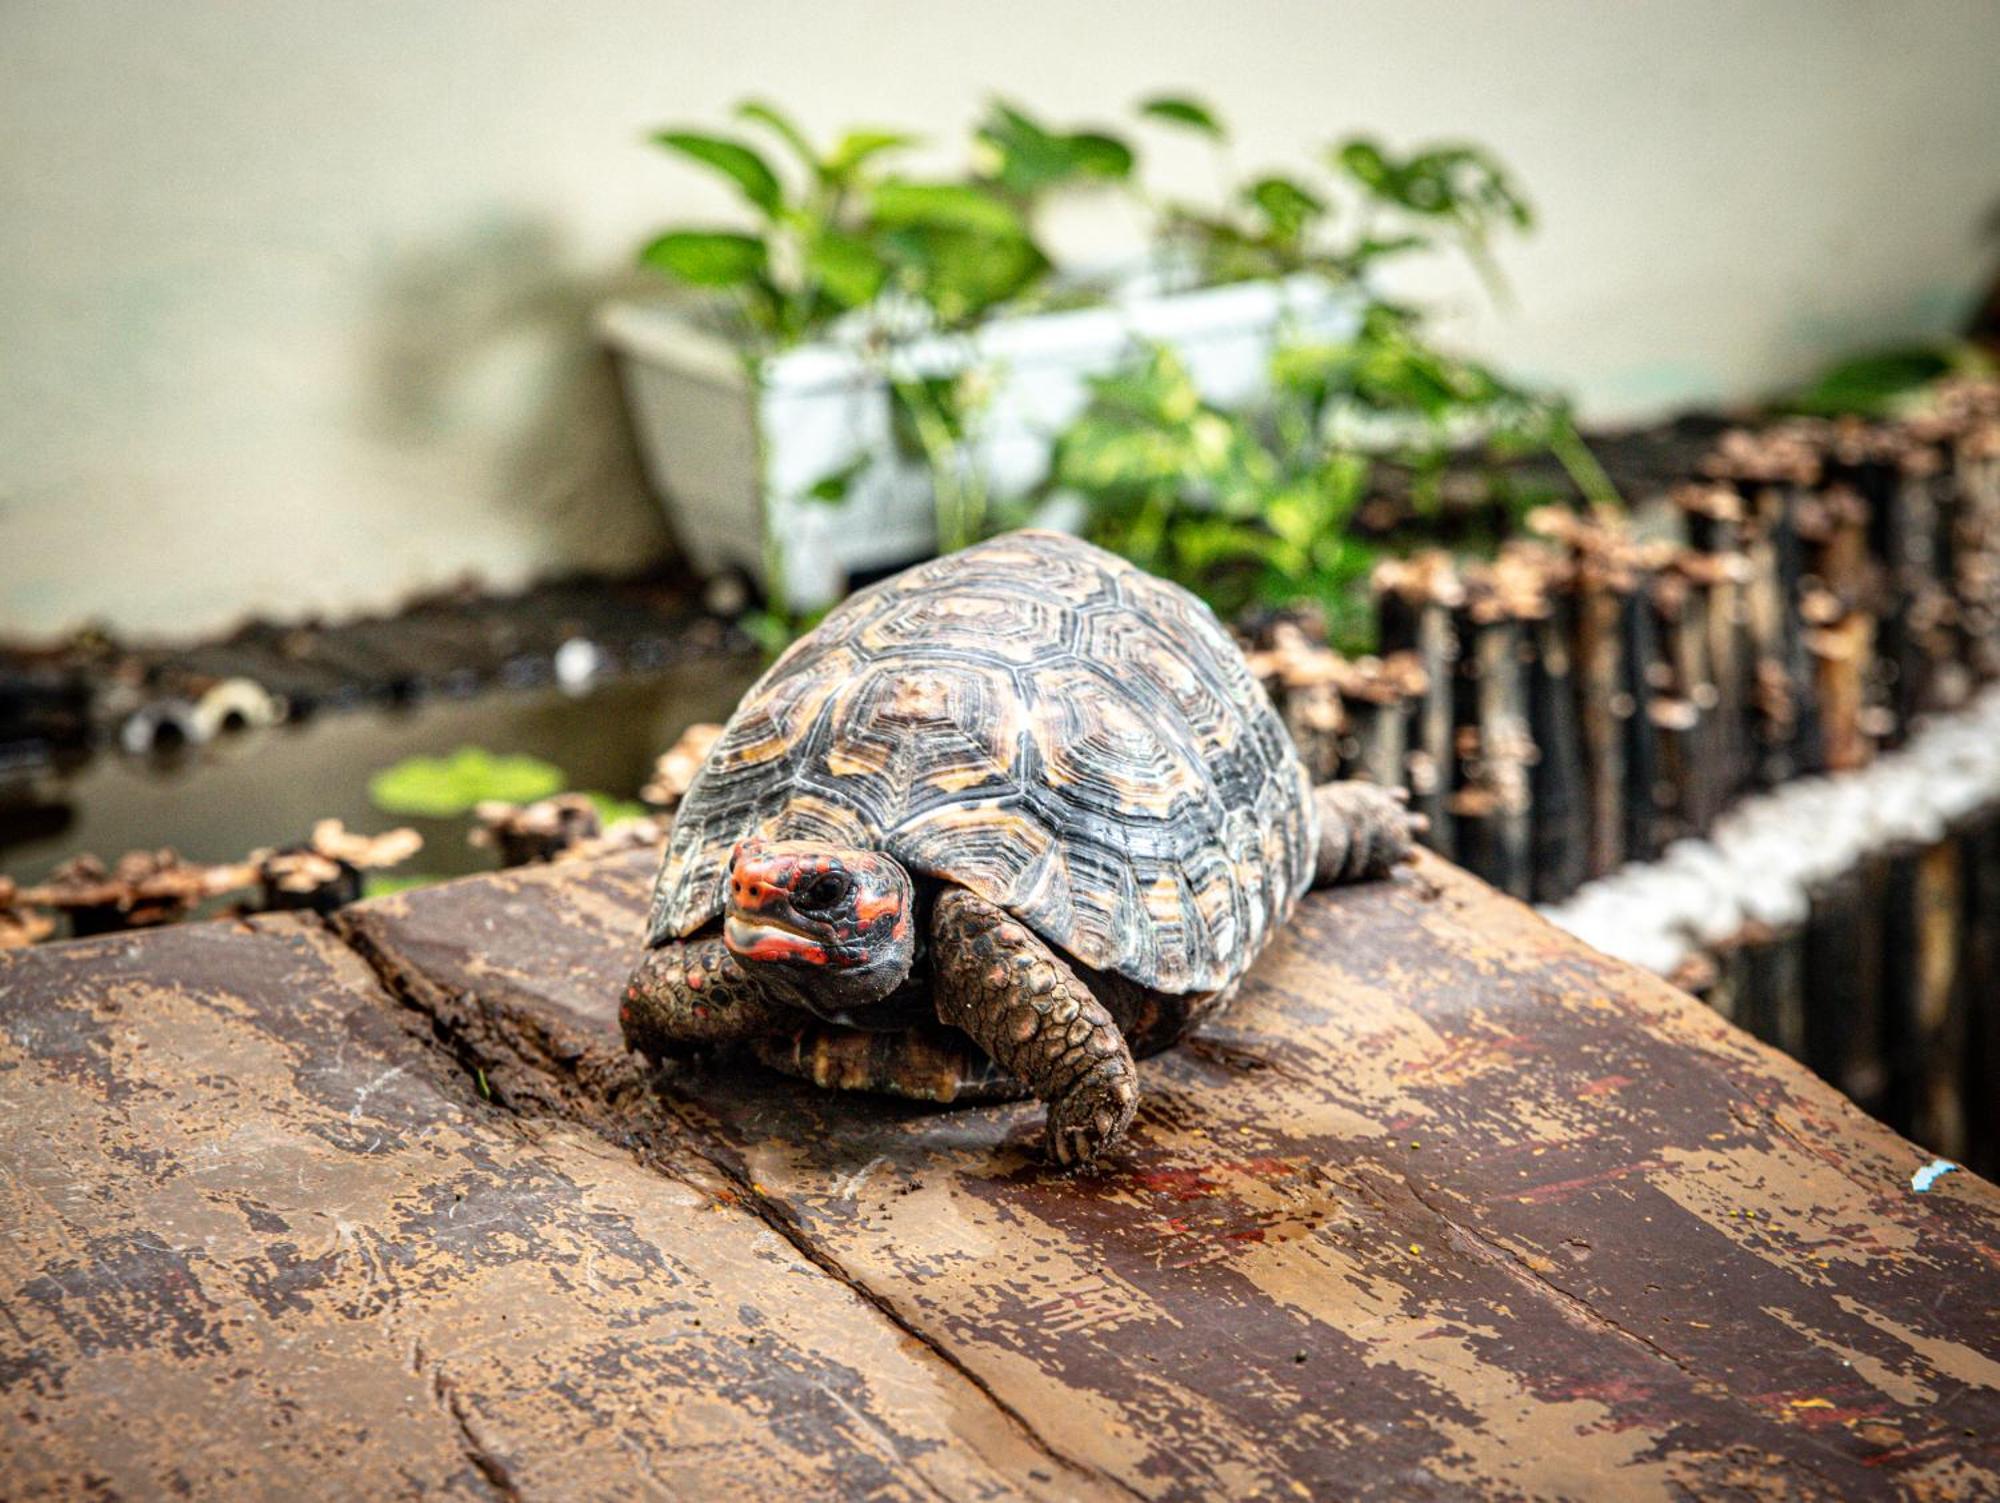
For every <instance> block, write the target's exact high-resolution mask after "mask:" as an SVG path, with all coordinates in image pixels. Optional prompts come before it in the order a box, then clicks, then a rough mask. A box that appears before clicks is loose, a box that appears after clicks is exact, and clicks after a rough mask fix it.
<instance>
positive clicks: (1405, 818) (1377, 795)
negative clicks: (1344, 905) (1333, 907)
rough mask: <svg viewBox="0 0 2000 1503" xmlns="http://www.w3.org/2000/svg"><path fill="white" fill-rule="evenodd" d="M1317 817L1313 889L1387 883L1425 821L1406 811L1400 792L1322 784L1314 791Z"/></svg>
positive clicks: (1369, 786)
mask: <svg viewBox="0 0 2000 1503" xmlns="http://www.w3.org/2000/svg"><path fill="white" fill-rule="evenodd" d="M1312 796H1313V803H1314V805H1315V807H1316V808H1317V809H1318V811H1319V849H1318V851H1316V852H1315V853H1314V859H1313V886H1315V887H1332V886H1335V885H1336V884H1338V883H1341V882H1366V881H1368V880H1370V879H1372V878H1375V877H1386V876H1388V875H1389V870H1390V868H1391V867H1393V866H1395V865H1396V863H1397V862H1399V861H1404V860H1407V859H1408V858H1409V855H1410V848H1411V846H1412V845H1413V844H1414V843H1415V840H1416V837H1417V836H1418V835H1420V834H1422V833H1423V831H1424V828H1425V823H1424V818H1423V816H1422V815H1420V814H1412V813H1411V812H1410V810H1409V809H1408V807H1407V804H1408V800H1409V794H1408V793H1407V792H1405V791H1404V790H1403V789H1401V788H1384V787H1381V786H1380V785H1379V784H1375V783H1354V782H1343V783H1322V784H1320V786H1319V787H1317V788H1315V789H1313V795H1312Z"/></svg>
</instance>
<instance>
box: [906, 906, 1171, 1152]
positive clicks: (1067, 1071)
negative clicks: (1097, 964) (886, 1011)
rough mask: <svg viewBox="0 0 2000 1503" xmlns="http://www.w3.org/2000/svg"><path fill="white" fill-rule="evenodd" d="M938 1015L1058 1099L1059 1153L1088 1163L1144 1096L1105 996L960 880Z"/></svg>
mask: <svg viewBox="0 0 2000 1503" xmlns="http://www.w3.org/2000/svg"><path fill="white" fill-rule="evenodd" d="M931 957H932V958H931V966H932V971H933V974H934V977H935V982H934V985H935V988H936V995H937V1012H938V1017H939V1018H940V1019H942V1020H943V1021H944V1022H946V1023H950V1024H952V1025H954V1026H956V1027H959V1028H962V1029H964V1030H965V1031H966V1032H967V1033H969V1034H971V1035H972V1038H973V1041H974V1042H975V1043H977V1044H978V1045H979V1046H980V1047H981V1048H982V1049H984V1050H985V1051H986V1052H987V1053H988V1054H990V1055H992V1056H993V1059H994V1061H995V1062H996V1063H997V1064H998V1065H999V1066H1000V1068H1001V1069H1003V1070H1005V1071H1007V1072H1008V1073H1009V1074H1011V1075H1015V1076H1018V1077H1019V1078H1020V1079H1021V1080H1022V1081H1023V1082H1024V1083H1025V1084H1026V1085H1027V1086H1028V1088H1029V1089H1030V1090H1032V1091H1033V1092H1034V1093H1035V1094H1036V1095H1037V1096H1038V1097H1040V1098H1041V1099H1042V1100H1043V1101H1046V1102H1047V1103H1048V1104H1049V1122H1048V1146H1049V1152H1050V1154H1051V1155H1052V1156H1053V1157H1054V1159H1055V1160H1056V1162H1057V1163H1059V1164H1065V1165H1068V1164H1086V1163H1089V1162H1090V1161H1091V1160H1092V1159H1094V1158H1096V1157H1097V1156H1098V1155H1099V1154H1100V1153H1102V1152H1104V1150H1105V1149H1107V1148H1109V1147H1110V1146H1111V1145H1112V1144H1114V1143H1116V1142H1117V1141H1118V1139H1119V1138H1120V1137H1121V1136H1122V1135H1123V1134H1124V1132H1125V1129H1126V1127H1127V1126H1128V1125H1129V1124H1130V1123H1131V1121H1132V1113H1133V1112H1134V1111H1135V1110H1137V1108H1138V1104H1139V1073H1138V1070H1137V1068H1136V1067H1135V1066H1134V1065H1133V1063H1132V1051H1131V1050H1130V1049H1129V1048H1127V1047H1126V1043H1125V1038H1124V1036H1123V1035H1122V1034H1121V1033H1119V1031H1118V1025H1117V1024H1116V1023H1115V1022H1114V1021H1113V1020H1112V1017H1111V1014H1110V1012H1109V1011H1108V1010H1107V1009H1106V1008H1105V1006H1104V1004H1103V1003H1101V1002H1099V1001H1098V1000H1097V998H1096V997H1094V996H1092V995H1091V993H1090V989H1089V988H1088V987H1086V986H1085V985H1084V984H1083V983H1082V982H1081V981H1080V980H1078V979H1077V977H1076V974H1075V973H1074V972H1072V971H1071V970H1070V968H1069V967H1068V966H1066V965H1064V964H1063V962H1062V961H1061V960H1059V959H1057V958H1056V955H1055V953H1054V952H1053V951H1051V950H1050V949H1049V947H1048V946H1047V945H1045V944H1043V943H1042V942H1041V940H1039V939H1037V938H1036V937H1035V936H1034V935H1033V934H1031V933H1030V932H1029V931H1028V929H1027V927H1026V926H1025V925H1024V924H1022V923H1021V922H1020V921H1019V920H1017V919H1015V918H1013V917H1012V916H1010V915H1009V914H1008V913H1006V912H1005V911H1004V910H1002V909H1000V908H997V907H995V906H994V905H993V904H991V903H989V902H987V901H986V900H985V899H984V898H981V897H977V896H975V895H974V894H972V893H970V892H967V891H966V890H965V889H964V888H961V887H953V888H949V889H947V890H946V891H945V892H944V893H942V894H941V895H940V896H939V897H938V900H937V904H936V906H935V908H934V909H933V911H932V914H931Z"/></svg>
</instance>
